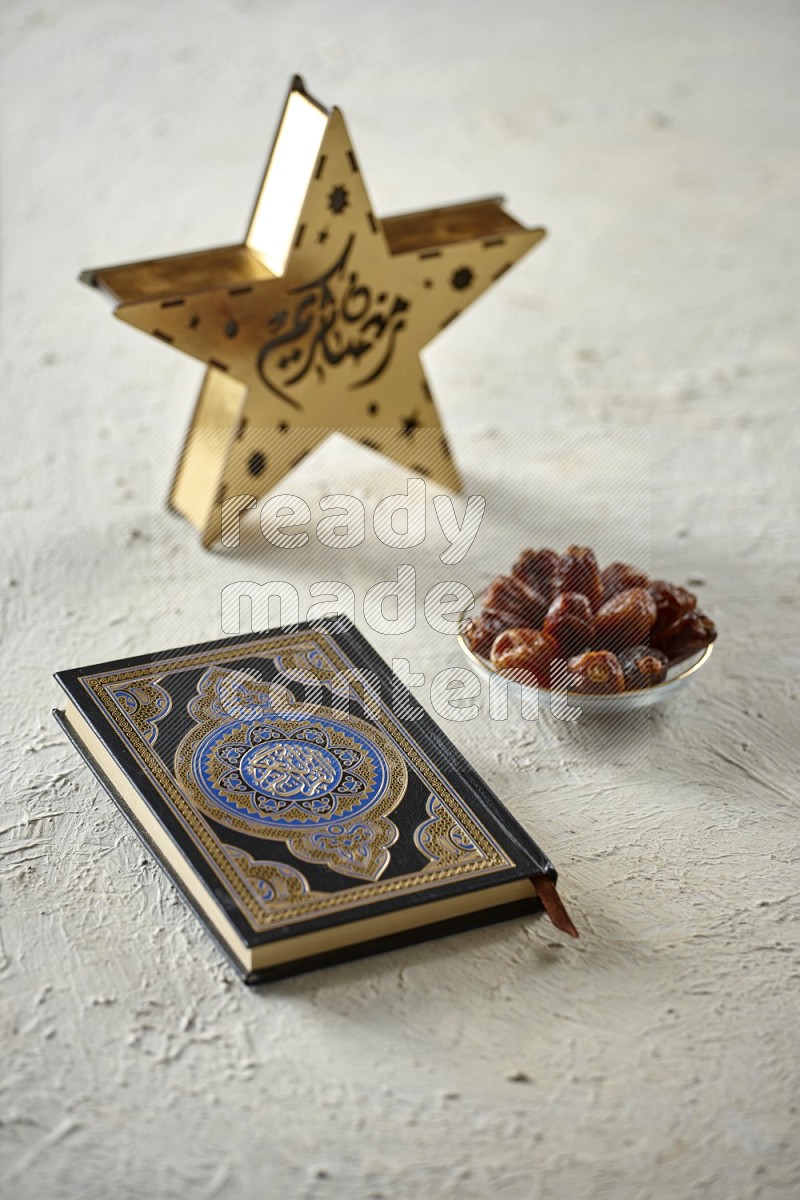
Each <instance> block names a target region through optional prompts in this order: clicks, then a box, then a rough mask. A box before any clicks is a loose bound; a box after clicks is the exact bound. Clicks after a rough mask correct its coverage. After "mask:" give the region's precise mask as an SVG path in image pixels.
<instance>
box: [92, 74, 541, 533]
mask: <svg viewBox="0 0 800 1200" xmlns="http://www.w3.org/2000/svg"><path fill="white" fill-rule="evenodd" d="M544 235H545V231H544V230H543V229H526V228H525V227H524V226H522V225H520V224H519V223H518V222H517V221H516V220H514V218H513V217H511V216H510V215H509V214H508V213H507V212H506V211H505V210H504V208H503V207H502V204H501V202H500V201H499V200H497V199H490V200H477V201H471V202H468V203H465V204H456V205H451V206H449V207H447V208H434V209H427V210H424V211H421V212H415V213H407V214H403V215H401V216H395V217H386V218H383V219H379V218H378V217H377V216H376V215H375V213H374V212H373V209H372V205H371V204H370V201H369V197H368V195H367V191H366V188H365V186H364V182H363V179H362V177H361V172H360V169H359V165H358V160H357V159H356V156H355V153H354V151H353V147H352V144H351V142H350V138H349V136H348V133H347V129H346V126H345V123H344V118H343V117H342V114H341V112H340V111H339V110H338V109H337V108H333V109H331V110H330V111H328V110H326V109H324V108H323V107H322V106H321V105H320V104H318V103H317V102H316V101H315V100H313V99H312V98H311V97H310V96H309V95H308V93H307V92H306V90H305V87H304V85H303V82H302V80H301V79H299V78H298V77H295V79H294V80H293V81H292V85H291V88H290V90H289V95H288V98H287V101H286V106H285V108H284V112H283V117H282V119H281V123H280V126H279V128H278V133H277V136H276V139H275V144H274V146H273V149H272V154H271V156H270V159H269V163H268V165H267V170H266V174H265V176H264V181H263V183H262V186H261V190H260V192H259V195H258V199H257V201H256V205H255V209H254V211H253V215H252V219H251V221H250V225H249V228H248V231H247V235H246V237H245V240H244V242H242V243H240V244H237V245H233V246H222V247H218V248H215V249H212V250H203V251H199V252H197V253H192V254H181V255H176V256H174V257H170V258H162V259H156V260H151V261H146V262H139V263H131V264H128V265H125V266H119V267H106V268H100V269H97V270H90V271H85V272H84V273H83V274H82V275H81V279H82V280H83V281H84V282H85V283H89V284H91V285H92V286H93V287H97V288H99V289H100V290H101V291H103V292H105V293H106V294H107V295H108V296H110V298H111V299H112V300H113V302H114V304H115V315H116V316H118V317H119V318H120V319H121V320H123V321H126V322H127V323H128V324H130V325H134V326H135V327H136V328H137V329H141V330H143V331H144V332H145V333H149V334H151V335H152V336H153V337H156V338H159V339H160V340H161V341H163V342H166V343H167V344H168V345H170V346H174V347H176V348H177V349H178V350H183V351H184V352H185V353H186V354H189V355H191V356H192V357H193V358H197V359H199V360H200V361H201V362H203V363H205V365H206V374H205V378H204V381H203V385H202V388H201V391H200V395H199V397H198V400H197V404H196V408H195V413H194V417H193V419H192V423H191V426H190V429H189V433H188V435H187V439H186V444H185V446H184V449H183V453H182V455H181V459H180V462H179V466H178V469H177V473H176V476H175V480H174V483H173V486H172V491H171V495H170V503H171V505H172V507H173V508H175V509H176V510H177V511H178V512H180V513H182V514H183V515H184V516H185V517H186V518H188V520H190V521H191V522H192V523H193V524H194V525H195V526H196V527H197V528H198V529H199V530H200V532H201V535H202V538H203V544H204V545H206V546H210V545H212V544H213V543H214V542H215V541H216V540H217V539H218V538H219V537H220V535H221V531H222V530H221V517H222V511H223V506H225V504H226V500H227V501H232V500H233V499H234V498H235V497H239V498H243V497H247V496H254V497H255V498H256V500H258V499H259V498H261V497H262V496H264V495H265V494H266V493H267V492H269V491H272V490H273V489H274V488H275V486H276V485H277V484H278V483H279V481H280V480H281V479H282V478H283V476H284V475H285V474H286V473H287V472H288V471H290V470H291V469H292V467H294V466H296V465H297V463H298V462H299V461H300V460H301V459H302V458H304V457H305V455H306V454H308V452H309V451H310V450H311V449H313V447H314V446H316V445H317V444H318V443H319V442H321V441H322V440H323V439H324V438H325V437H327V435H328V434H329V433H331V432H333V431H334V430H338V431H340V432H343V433H346V434H348V435H349V436H351V437H353V438H355V439H356V440H358V441H360V442H362V443H363V444H364V445H366V446H369V447H370V448H371V449H374V450H377V451H380V452H381V453H383V454H385V455H387V456H388V457H389V458H392V459H394V460H395V461H396V462H398V463H400V464H402V466H404V467H405V468H407V469H408V470H409V471H412V472H413V473H414V474H415V475H422V476H427V477H429V478H431V479H433V480H436V481H437V482H439V483H440V484H443V485H444V486H446V487H449V488H452V489H454V490H458V489H459V487H460V483H459V479H458V473H457V471H456V468H455V466H454V463H453V460H452V458H451V455H450V450H449V447H448V444H447V441H446V439H445V437H444V435H443V432H442V429H441V425H440V422H439V418H438V415H437V412H436V408H435V406H434V404H433V400H432V396H431V391H430V388H429V387H428V384H427V381H426V379H425V374H424V372H423V369H422V365H421V363H420V360H419V352H420V351H421V350H422V348H423V347H424V346H426V345H428V343H429V342H431V341H432V340H433V338H434V337H436V335H437V334H438V333H439V332H440V331H441V330H442V329H444V328H445V327H446V326H447V325H449V324H450V322H451V321H452V320H453V319H454V318H455V317H457V316H458V315H459V313H460V312H462V311H463V310H464V309H465V308H466V307H467V306H468V305H469V304H471V303H472V301H473V300H474V299H476V297H478V296H479V295H480V294H481V293H482V292H484V291H485V290H486V289H487V288H488V287H490V286H491V284H492V283H494V281H495V280H497V279H499V277H500V276H501V275H502V274H503V273H504V272H505V271H507V270H508V268H509V267H511V266H512V265H513V264H514V263H515V262H516V261H517V259H519V258H520V257H521V256H522V255H523V254H524V253H525V252H526V251H527V250H530V249H531V248H532V247H533V246H534V245H536V243H537V242H539V241H540V240H541V239H542V238H543V237H544Z"/></svg>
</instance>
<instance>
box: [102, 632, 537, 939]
mask: <svg viewBox="0 0 800 1200" xmlns="http://www.w3.org/2000/svg"><path fill="white" fill-rule="evenodd" d="M259 657H263V658H269V659H270V660H272V661H274V662H276V664H277V666H278V668H279V670H281V671H285V670H291V669H298V668H299V669H302V670H303V671H305V672H309V673H311V674H313V675H314V676H316V678H318V679H319V680H320V681H321V682H324V683H328V684H329V685H331V686H333V687H334V688H336V687H337V686H338V687H339V688H341V686H342V683H343V682H344V684H345V685H346V687H348V688H351V689H352V690H353V691H354V692H355V693H356V694H357V695H358V696H359V697H360V699H361V701H362V703H364V704H365V706H366V707H367V709H368V711H370V714H371V715H372V716H373V718H374V721H375V722H376V724H377V725H378V727H379V728H380V730H382V731H383V733H384V734H385V735H386V736H387V737H388V738H389V739H391V741H392V742H393V743H394V744H395V746H396V747H397V748H398V750H399V751H400V753H401V754H402V755H404V756H405V758H406V759H407V760H408V761H409V762H410V763H411V764H412V766H413V767H414V769H415V771H416V772H417V774H418V775H419V776H420V777H421V778H422V780H423V781H424V783H425V785H426V786H427V787H429V788H430V790H431V793H432V795H433V796H438V797H440V798H441V799H442V801H443V803H444V804H446V806H447V808H448V809H449V810H450V812H451V813H452V815H453V818H454V820H455V821H456V822H457V824H458V825H459V826H461V828H462V829H463V830H464V831H465V832H466V835H467V837H468V840H469V842H470V844H471V846H472V847H473V848H474V849H473V851H472V852H470V853H468V854H465V855H464V857H463V860H462V861H461V862H455V863H453V862H451V861H448V860H443V861H442V862H437V861H435V860H432V861H430V862H429V863H428V864H427V866H425V867H424V868H422V869H421V870H420V871H417V872H413V873H410V874H407V875H403V876H398V877H396V878H394V879H386V880H379V881H377V882H374V883H367V882H365V883H360V884H358V885H357V886H355V887H352V888H346V889H344V890H343V891H340V892H336V893H325V892H314V891H309V892H308V893H307V894H302V895H300V896H299V897H298V898H297V899H293V900H292V902H291V905H289V904H288V903H278V904H274V903H271V902H269V901H268V900H267V899H266V898H265V897H263V896H261V895H260V894H259V891H258V889H257V888H254V886H253V868H252V865H251V864H248V863H247V862H246V861H245V859H244V858H243V857H242V854H241V852H239V851H237V850H236V848H234V847H229V846H227V845H226V844H225V843H223V842H221V841H220V839H219V838H218V836H217V835H216V834H215V833H214V832H213V830H212V829H211V827H210V826H209V824H208V823H207V821H206V819H205V818H204V816H203V814H202V813H201V812H200V811H198V808H197V806H196V805H195V804H194V803H192V801H191V799H190V798H189V796H187V795H186V794H184V792H183V791H182V789H181V788H180V787H179V786H178V784H177V782H176V780H175V779H174V778H173V776H172V775H171V774H170V773H169V771H168V770H167V769H166V768H165V766H164V764H163V763H162V761H161V760H160V759H159V758H158V756H157V755H156V753H155V751H154V749H153V746H152V745H151V744H150V743H149V742H148V740H147V737H146V736H145V735H144V734H143V732H142V730H141V729H140V728H139V727H138V726H137V724H136V722H135V720H134V719H132V717H131V714H130V712H128V711H126V709H125V708H124V707H123V706H122V705H121V704H120V703H119V702H118V701H117V700H116V699H115V697H114V695H113V689H115V688H120V687H121V686H123V685H126V686H127V687H131V686H134V685H139V684H148V683H151V682H157V680H158V679H159V678H161V677H163V676H164V675H168V674H169V675H172V674H178V673H180V672H183V671H190V670H196V669H197V668H198V667H202V666H212V665H213V666H218V667H220V668H221V669H223V670H224V669H225V668H226V667H228V666H229V664H231V663H235V662H236V661H237V660H241V659H247V658H251V659H253V658H259ZM81 684H82V686H83V687H84V688H85V689H86V690H87V692H88V693H89V694H90V695H91V696H92V697H93V698H94V700H95V701H96V702H97V704H98V705H99V707H100V708H101V709H102V711H103V712H104V713H105V714H106V715H107V716H108V718H109V719H110V720H111V722H112V724H113V725H114V727H115V728H116V730H117V732H118V733H119V735H120V737H121V739H122V741H123V743H124V744H125V746H126V747H127V748H128V749H129V750H130V751H131V752H132V753H133V755H134V756H135V758H136V759H137V760H138V762H139V763H140V764H141V766H142V767H143V768H144V770H145V771H146V773H147V775H148V777H149V778H150V779H151V781H152V782H153V784H154V785H155V787H156V788H157V790H158V792H159V793H160V794H161V795H162V796H163V797H164V799H165V800H166V801H167V802H168V803H169V805H170V807H171V809H172V811H173V812H174V813H175V814H176V815H177V816H178V817H179V818H180V820H181V823H182V824H183V826H184V828H185V829H186V830H187V831H188V833H189V835H190V837H191V838H192V841H193V842H194V844H195V845H196V847H197V848H198V850H199V851H200V853H201V854H202V856H203V858H204V859H205V860H206V862H207V863H208V864H209V865H210V866H211V867H212V869H213V870H214V872H215V873H216V875H217V876H218V877H219V878H220V879H221V880H223V881H224V882H225V883H226V885H227V887H228V890H229V892H230V894H231V895H232V896H233V897H234V899H235V901H236V903H237V905H238V906H239V908H240V910H241V911H242V912H243V913H244V914H245V916H246V917H247V919H248V921H249V923H250V925H251V927H252V928H253V929H254V930H255V931H262V930H266V929H269V928H270V927H272V926H273V925H276V924H291V923H294V922H299V921H304V920H307V919H308V918H309V917H312V916H316V915H320V914H323V913H325V912H331V911H342V910H349V909H353V908H357V907H360V906H362V905H364V904H367V903H370V902H372V901H375V900H382V899H387V898H389V897H390V896H392V895H395V894H398V893H403V892H418V891H426V890H429V889H431V888H433V887H436V886H437V885H438V884H441V883H442V882H445V881H452V880H456V879H458V878H463V877H465V876H468V875H476V874H491V873H496V872H498V871H502V870H506V869H508V868H509V867H512V866H513V865H514V864H513V861H512V859H510V858H509V857H508V856H507V855H506V854H505V852H504V851H503V850H502V849H501V847H500V846H499V845H498V843H497V842H496V840H495V839H494V838H493V837H492V836H491V834H490V833H489V832H488V830H486V829H485V828H484V826H483V825H482V824H481V822H480V821H479V820H478V819H477V817H476V816H475V815H474V813H472V812H471V810H470V809H469V808H468V807H467V806H466V804H465V803H464V802H463V800H461V799H460V797H459V796H457V795H456V793H455V792H454V790H453V789H452V787H450V785H449V784H448V783H447V781H446V780H445V779H444V777H443V776H442V775H441V773H440V772H439V771H438V769H437V768H436V766H435V764H434V763H433V762H432V761H431V760H430V759H429V758H428V757H427V755H426V754H425V753H424V752H423V751H422V750H421V748H420V747H419V746H418V745H416V744H415V743H414V742H413V741H412V739H411V738H410V737H409V736H408V734H407V733H406V731H405V730H404V729H403V726H402V725H401V724H400V723H399V722H398V721H397V720H396V719H395V717H394V715H393V714H392V713H391V711H390V710H389V709H388V708H387V706H386V705H385V704H384V703H383V701H382V700H381V699H380V697H379V696H377V695H376V694H375V692H374V690H373V689H372V688H371V687H370V685H369V684H368V683H367V682H366V680H365V679H364V677H363V676H362V674H361V672H360V671H359V669H358V667H357V666H356V664H355V663H353V662H352V661H351V660H350V659H349V658H348V657H347V655H346V654H345V653H344V652H343V651H342V650H341V648H340V647H339V646H338V645H337V644H336V642H335V641H334V640H333V638H332V637H331V636H330V635H329V634H328V633H327V631H326V630H322V629H320V630H313V631H310V630H306V631H300V632H296V633H288V634H283V635H281V636H280V637H273V638H269V637H266V638H265V640H264V641H263V642H252V641H251V642H246V643H234V644H232V645H231V646H226V647H225V648H224V650H220V649H216V650H209V651H204V652H200V653H196V654H191V655H187V656H185V657H177V658H166V659H155V660H152V661H151V662H149V663H148V664H147V665H145V666H142V665H139V666H135V667H129V668H125V669H123V670H117V671H111V672H105V673H101V674H97V675H88V676H83V677H82V678H81ZM477 855H480V857H479V858H478V857H477ZM297 890H301V889H297Z"/></svg>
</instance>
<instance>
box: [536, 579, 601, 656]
mask: <svg viewBox="0 0 800 1200" xmlns="http://www.w3.org/2000/svg"><path fill="white" fill-rule="evenodd" d="M543 629H544V632H545V633H549V634H550V636H551V637H552V638H555V640H556V642H557V643H558V648H559V650H560V651H561V653H562V655H563V656H564V657H565V658H567V657H568V656H569V655H570V654H577V653H578V651H580V650H586V649H587V647H589V646H591V644H592V639H593V637H594V632H595V627H594V615H593V613H592V608H591V605H590V604H589V601H588V600H587V599H586V597H585V596H582V595H581V594H580V593H579V592H562V593H561V594H560V595H559V596H556V598H555V600H554V601H553V603H552V604H551V605H550V607H549V609H548V610H547V616H546V617H545V619H544V626H543Z"/></svg>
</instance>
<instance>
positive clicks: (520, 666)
mask: <svg viewBox="0 0 800 1200" xmlns="http://www.w3.org/2000/svg"><path fill="white" fill-rule="evenodd" d="M557 655H558V645H557V643H556V641H555V640H554V639H553V638H551V637H550V635H549V634H547V633H541V632H540V631H539V630H538V629H506V630H504V632H503V633H499V634H498V635H497V637H496V638H495V640H494V644H493V645H492V654H491V658H492V666H493V667H494V669H495V670H496V671H499V672H500V673H501V674H503V675H509V674H512V675H513V676H514V677H515V678H518V679H519V681H520V682H532V683H534V684H536V685H538V686H539V687H549V685H550V664H551V663H552V661H553V659H554V658H556V657H557Z"/></svg>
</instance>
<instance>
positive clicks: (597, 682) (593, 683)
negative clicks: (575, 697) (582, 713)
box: [567, 650, 625, 695]
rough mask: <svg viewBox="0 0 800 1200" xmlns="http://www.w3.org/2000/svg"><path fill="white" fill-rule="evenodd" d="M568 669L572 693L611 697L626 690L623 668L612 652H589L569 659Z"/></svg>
mask: <svg viewBox="0 0 800 1200" xmlns="http://www.w3.org/2000/svg"><path fill="white" fill-rule="evenodd" d="M567 668H568V670H569V673H570V675H571V676H572V678H571V679H570V680H569V689H570V691H573V692H585V693H587V694H595V695H610V694H613V693H615V692H621V691H623V690H624V688H625V677H624V676H623V674H622V667H621V666H620V665H619V660H618V658H617V656H616V654H612V653H611V651H610V650H588V651H587V652H586V653H585V654H579V655H577V656H576V657H575V658H571V659H569V661H568V662H567Z"/></svg>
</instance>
